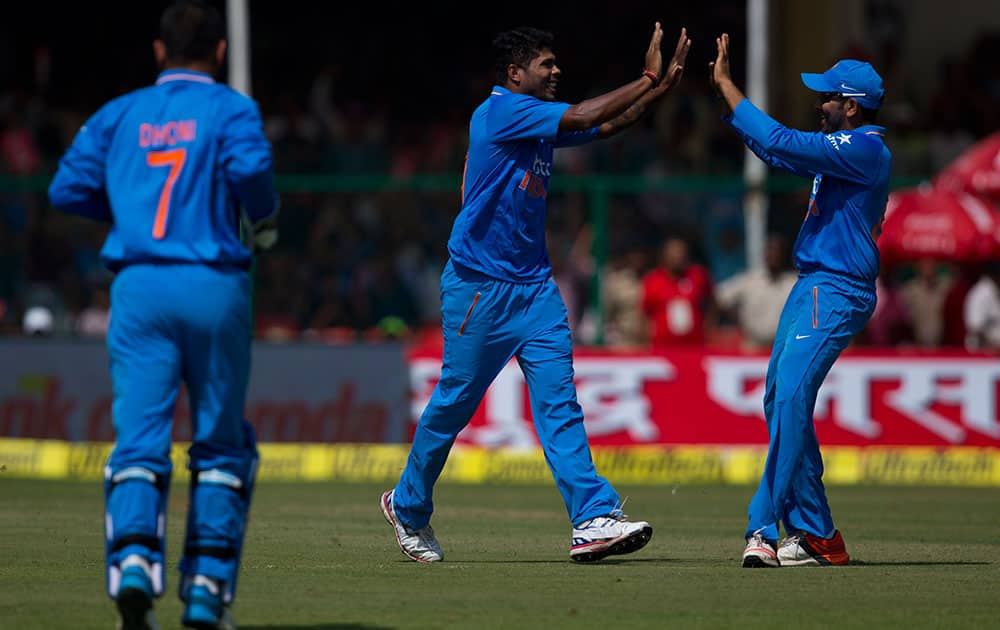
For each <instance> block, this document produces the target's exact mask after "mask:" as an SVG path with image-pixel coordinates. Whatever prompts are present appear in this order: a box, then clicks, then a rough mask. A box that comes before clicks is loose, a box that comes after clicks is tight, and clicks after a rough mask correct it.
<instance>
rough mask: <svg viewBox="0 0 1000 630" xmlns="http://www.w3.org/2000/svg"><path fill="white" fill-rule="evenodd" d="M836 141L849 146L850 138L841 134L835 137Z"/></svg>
mask: <svg viewBox="0 0 1000 630" xmlns="http://www.w3.org/2000/svg"><path fill="white" fill-rule="evenodd" d="M837 140H838V141H839V142H840V144H851V136H849V135H848V134H846V133H842V134H840V135H839V136H837Z"/></svg>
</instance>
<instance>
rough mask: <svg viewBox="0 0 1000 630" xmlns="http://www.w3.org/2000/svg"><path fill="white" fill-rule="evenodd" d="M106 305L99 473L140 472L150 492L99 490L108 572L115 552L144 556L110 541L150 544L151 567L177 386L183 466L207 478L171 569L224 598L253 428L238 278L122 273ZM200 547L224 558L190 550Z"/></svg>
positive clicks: (151, 269)
mask: <svg viewBox="0 0 1000 630" xmlns="http://www.w3.org/2000/svg"><path fill="white" fill-rule="evenodd" d="M111 304H112V315H111V323H110V326H109V330H108V337H107V347H108V354H109V357H110V363H111V381H112V386H113V390H114V402H113V407H112V418H113V423H114V429H115V448H114V450H113V452H112V454H111V457H110V459H109V462H108V473H109V476H110V477H111V478H114V477H118V476H122V475H125V476H128V471H130V470H144V471H150V472H151V473H154V474H155V475H156V478H157V479H158V481H157V482H156V483H153V484H151V483H145V482H141V481H140V480H137V479H133V477H134V475H132V476H128V477H129V479H130V480H129V481H128V482H127V483H119V484H117V485H116V484H113V483H110V484H108V487H107V514H108V519H109V526H110V527H111V529H110V530H109V551H108V556H109V557H108V562H109V565H113V564H116V563H117V561H118V560H120V557H124V555H125V554H127V553H131V552H139V553H142V554H143V555H146V554H147V552H148V551H149V550H148V549H143V548H142V547H141V546H139V547H135V548H132V547H128V548H125V549H117V551H116V550H115V548H116V546H117V547H120V545H116V543H115V540H122V539H125V540H130V539H139V540H151V539H152V538H153V537H155V538H159V539H160V545H161V549H160V550H159V553H156V554H154V556H155V557H156V559H159V557H160V556H162V553H163V550H162V543H163V531H162V522H161V521H160V519H162V518H163V517H164V508H165V505H166V495H167V491H168V489H169V480H170V476H171V473H172V465H171V460H170V449H171V427H172V425H173V418H174V405H175V403H176V401H177V396H178V393H179V387H180V383H181V381H183V382H184V383H185V385H186V386H187V393H188V396H189V400H190V407H191V423H192V427H191V433H192V443H191V448H190V450H189V451H188V454H189V463H188V467H189V468H190V469H191V470H192V471H212V473H211V475H209V476H208V477H207V478H206V480H205V481H204V482H200V483H198V484H193V485H192V498H191V505H190V506H189V509H188V526H187V534H186V542H185V558H184V559H182V567H181V570H182V573H184V574H185V575H194V574H197V573H200V574H204V575H208V576H210V577H214V578H217V579H220V580H223V581H225V582H226V583H227V584H228V585H229V586H230V587H231V586H232V585H233V584H234V583H235V581H236V572H237V567H238V563H239V551H240V549H241V547H242V539H243V533H244V527H245V523H246V516H247V508H248V504H249V497H250V493H251V491H252V486H253V478H254V473H255V467H256V461H257V449H256V440H255V438H254V434H253V428H252V426H251V425H250V424H249V423H248V422H246V421H245V419H244V416H243V411H244V403H245V397H246V389H247V381H248V379H249V371H250V351H251V312H250V285H249V278H248V277H247V274H246V272H245V271H243V270H242V269H238V268H213V267H208V266H204V265H194V264H156V265H151V264H144V265H130V266H128V267H125V268H124V269H122V270H121V271H120V272H119V273H118V274H117V276H116V278H115V280H114V283H113V285H112V290H111ZM123 471H124V472H123ZM220 480H221V483H220ZM206 548H210V549H221V550H224V551H225V553H222V552H215V553H214V554H213V553H205V552H203V551H201V552H200V551H199V550H201V549H206ZM157 590H160V589H157Z"/></svg>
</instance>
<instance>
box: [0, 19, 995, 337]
mask: <svg viewBox="0 0 1000 630" xmlns="http://www.w3.org/2000/svg"><path fill="white" fill-rule="evenodd" d="M844 52H845V55H847V54H849V55H850V56H854V57H858V58H869V59H871V60H872V61H874V62H875V63H876V65H879V64H881V66H880V67H882V68H885V69H886V70H885V76H886V83H887V85H888V102H887V104H886V106H885V108H884V109H883V111H882V113H881V116H880V120H879V123H880V124H884V125H885V126H886V127H888V130H889V131H888V136H887V144H888V145H889V146H890V148H891V150H892V152H893V155H894V173H893V174H894V177H896V178H902V179H906V178H909V179H910V180H915V179H920V178H930V177H931V176H932V175H933V174H934V173H935V172H937V170H939V169H940V168H941V167H943V166H944V165H945V164H947V163H949V162H950V161H951V160H953V159H954V157H955V156H957V155H958V154H959V153H960V152H961V151H962V150H964V149H966V148H967V147H969V146H970V145H972V144H973V143H975V142H976V141H977V140H978V139H980V138H983V137H984V136H986V135H988V134H990V133H991V132H993V131H996V130H997V129H998V128H1000V64H997V62H996V60H997V59H1000V34H997V33H994V34H992V35H990V34H987V35H983V36H982V37H980V38H979V39H977V40H976V41H974V42H971V44H970V46H969V47H968V49H967V50H966V51H965V53H964V54H963V55H962V56H960V57H957V58H954V59H949V60H946V61H945V62H944V63H943V64H942V66H941V67H940V68H939V69H938V72H937V73H936V74H934V73H932V72H930V71H928V75H927V76H926V77H923V79H925V80H933V81H934V83H935V85H936V87H935V89H934V91H933V94H932V96H931V98H930V99H929V100H925V101H922V100H919V99H917V98H915V97H913V96H912V95H911V94H909V92H908V90H907V89H906V85H905V84H904V83H903V81H902V77H901V76H896V75H894V74H893V63H892V60H891V59H889V58H884V57H885V55H886V53H885V52H884V51H877V50H863V49H852V50H850V51H844ZM47 55H48V52H47V51H46V50H45V49H44V48H40V49H38V50H37V51H36V54H35V58H34V68H33V72H32V74H31V77H30V78H29V79H28V80H25V79H23V78H22V79H21V80H19V81H17V82H14V83H11V82H8V84H7V85H4V86H0V87H2V88H3V91H2V92H0V178H3V179H2V181H3V182H5V185H4V186H2V187H0V333H2V334H4V335H24V334H27V335H31V334H47V335H48V334H51V335H75V336H79V337H101V336H103V334H104V332H105V330H106V328H107V323H108V317H109V287H110V281H111V279H112V277H111V275H110V274H109V272H107V271H106V270H105V269H104V268H103V267H102V265H101V263H100V260H99V258H98V252H99V249H100V246H101V243H102V241H103V238H104V235H105V233H106V232H105V230H106V229H107V228H106V226H102V225H99V224H95V223H91V222H88V221H84V220H79V219H75V218H73V217H67V216H65V215H62V214H60V213H58V212H56V211H54V210H53V209H51V208H50V207H49V206H48V203H47V199H46V195H45V193H44V184H42V185H39V184H38V183H37V182H38V181H39V179H44V178H45V177H46V176H47V175H49V174H51V173H52V172H54V168H55V165H56V163H57V161H58V158H59V157H60V155H61V154H62V152H63V151H64V150H65V148H66V147H67V146H68V144H69V142H70V141H71V140H72V138H73V136H74V134H75V133H76V131H77V129H78V128H79V127H80V125H81V124H82V122H83V121H84V120H85V119H86V117H87V116H89V115H90V114H92V113H93V111H94V109H95V108H96V106H97V105H98V104H99V103H88V104H87V105H83V104H82V103H83V102H86V101H81V104H80V105H78V106H76V107H69V106H66V105H65V103H57V102H53V99H51V98H50V96H49V94H50V90H49V87H50V81H49V77H48V72H47V69H48V65H47V64H48V63H49V59H48V57H47ZM438 61H440V60H438ZM831 61H832V60H831ZM487 69H488V68H487ZM411 70H415V68H414V67H413V66H412V65H411ZM344 72H345V69H344V66H343V65H340V64H338V63H329V64H326V65H324V66H323V67H322V68H321V69H320V70H319V71H318V72H317V73H316V74H315V75H314V76H312V77H311V78H310V79H309V80H308V81H306V82H304V83H303V85H302V89H300V90H299V91H298V92H296V91H289V90H287V89H280V86H279V82H280V81H281V80H282V77H281V76H273V75H267V74H265V75H264V76H262V77H261V78H260V79H259V80H256V81H255V83H254V85H255V90H254V97H255V99H256V100H257V101H258V102H259V104H260V107H261V111H262V114H263V116H264V126H265V130H266V133H267V135H268V137H269V138H270V139H271V141H272V142H273V146H274V152H275V163H276V170H277V172H278V173H279V174H280V175H291V174H296V173H300V174H302V173H307V174H329V175H336V176H349V175H357V176H369V175H379V176H383V177H386V178H391V180H393V181H402V182H405V181H416V180H414V178H418V179H419V178H420V177H425V176H426V177H427V178H429V179H428V181H433V182H439V183H438V184H435V185H432V186H424V187H419V186H398V187H396V186H393V187H388V188H386V187H382V189H378V188H379V187H378V186H367V185H365V184H359V186H358V189H356V190H353V191H352V190H347V189H344V190H337V191H332V192H317V191H309V190H308V188H309V187H308V186H306V185H296V184H295V183H294V182H292V183H287V184H286V185H285V186H284V187H283V192H282V212H281V219H280V230H281V241H280V242H279V244H278V246H277V247H276V248H275V249H274V250H273V251H270V252H267V253H265V254H264V255H261V256H260V257H259V258H258V260H257V264H256V266H255V268H254V270H253V271H252V273H254V275H255V287H256V294H255V314H256V322H257V333H258V336H260V337H261V338H266V339H272V340H319V341H327V342H343V341H350V340H354V339H382V338H406V339H414V340H428V341H432V342H433V341H436V340H437V338H438V335H439V333H438V332H437V329H436V326H437V324H438V317H439V312H438V306H439V295H438V278H439V274H440V271H441V268H442V266H443V264H444V261H445V259H446V256H447V250H446V247H445V245H446V241H447V238H448V234H449V231H450V228H451V222H452V220H453V218H454V216H455V215H456V213H457V212H458V210H459V204H460V197H459V190H458V181H459V179H458V178H459V176H460V173H461V170H462V165H463V161H464V158H465V150H466V131H467V126H468V116H469V114H470V112H471V108H472V107H474V106H475V104H478V102H479V101H481V100H482V98H484V97H485V95H486V94H487V93H488V90H489V87H490V85H491V75H490V74H489V73H488V72H486V73H482V72H478V73H474V72H466V73H462V72H459V73H457V74H456V75H455V76H453V77H451V78H449V81H448V85H447V87H446V89H447V91H448V92H449V94H450V95H451V96H453V98H451V101H450V102H451V103H452V105H451V106H445V107H441V108H439V109H437V110H436V111H435V112H434V115H433V117H432V118H430V122H428V119H426V118H420V119H417V118H415V117H412V116H405V115H401V114H400V111H401V108H405V104H400V103H398V102H393V101H392V100H391V99H390V98H389V97H385V98H383V99H381V100H379V99H377V98H376V99H372V98H365V99H361V98H358V97H356V96H355V94H353V93H351V92H349V91H347V90H343V89H342V87H343V85H344V83H343V82H344V81H345V79H344ZM396 72H398V69H397V70H396ZM620 74H621V75H625V73H624V71H623V72H622V73H620ZM693 74H697V72H694V73H693ZM932 75H933V76H932ZM625 76H627V75H625ZM386 79H387V80H401V79H400V78H399V77H398V76H397V77H396V78H393V79H389V78H388V77H387V78H386ZM619 79H620V75H619V74H614V73H609V74H608V75H607V80H608V81H610V84H608V85H603V84H601V85H598V84H595V85H592V86H590V88H589V92H590V93H598V92H599V91H602V90H604V89H606V88H609V87H614V85H613V84H615V83H616V81H617V82H620V81H619ZM702 79H703V77H700V76H693V77H685V79H684V82H683V83H682V86H681V87H680V88H678V90H676V91H675V92H674V93H673V94H671V95H669V96H668V98H667V99H666V100H665V101H664V102H663V103H662V104H661V105H660V106H659V107H658V108H657V109H656V111H655V112H653V113H652V115H650V116H649V117H648V118H647V119H646V120H645V121H644V122H643V123H642V124H640V125H639V126H637V127H636V128H634V129H631V130H629V132H627V133H625V134H622V135H621V136H619V137H617V138H615V139H613V140H611V141H607V142H602V143H594V144H593V145H588V146H585V147H579V148H574V149H566V150H560V151H557V152H556V163H555V168H554V176H553V182H554V183H555V184H556V185H558V182H559V181H560V179H561V178H563V179H565V180H566V182H569V183H570V184H572V182H578V181H580V178H583V176H586V177H587V178H594V177H599V176H602V175H640V176H646V177H650V178H680V179H679V180H678V181H680V182H683V181H685V179H684V178H690V179H691V181H692V182H695V181H704V178H706V177H715V178H717V179H715V180H709V182H710V183H709V184H708V185H701V186H698V185H694V184H692V185H691V186H690V187H684V186H683V185H681V186H679V187H678V190H677V191H676V192H675V191H667V192H651V191H649V190H643V189H642V188H641V187H640V188H639V189H637V190H636V191H635V192H622V193H615V194H613V195H611V196H610V203H609V206H608V216H609V221H608V227H607V229H606V230H605V231H604V233H602V234H595V227H594V224H593V221H592V219H593V216H594V214H593V207H592V205H593V203H594V198H593V197H592V196H591V195H590V194H589V193H588V192H587V190H586V189H579V190H574V189H573V186H572V185H569V186H567V189H559V188H556V190H555V192H553V193H552V195H551V196H550V216H549V230H550V232H549V245H550V255H551V258H552V262H553V266H554V270H555V279H556V281H557V282H558V284H559V286H560V289H561V290H562V293H563V296H564V298H565V300H566V302H567V307H568V309H569V312H570V318H571V323H572V325H573V326H574V329H575V331H576V338H577V340H578V342H579V343H582V344H603V345H607V346H614V347H648V346H650V345H653V346H669V345H672V344H691V343H697V344H708V345H709V346H714V347H720V348H730V349H735V348H740V349H747V350H767V348H768V347H769V344H770V341H771V338H770V335H772V334H773V330H774V327H776V325H777V314H778V312H779V310H780V307H781V304H782V303H783V300H784V296H785V295H787V292H788V290H789V289H790V286H791V283H792V282H793V280H794V271H793V270H792V261H791V256H790V252H791V245H792V243H793V242H794V238H795V234H796V232H797V229H798V225H799V222H800V221H801V217H802V213H803V209H804V208H805V203H806V200H807V198H808V192H809V183H808V182H805V181H802V182H801V186H799V187H797V188H796V189H795V190H793V191H791V192H775V193H772V194H771V195H770V198H769V216H768V228H769V234H770V235H769V238H768V242H767V248H766V252H767V253H766V260H767V265H766V267H765V268H762V269H750V270H748V269H747V268H746V251H745V246H744V238H745V235H744V224H743V221H744V220H743V214H742V189H741V187H740V185H739V178H740V176H741V173H742V168H743V160H744V151H743V148H742V144H741V143H740V141H739V139H738V138H737V137H736V135H735V134H733V133H732V132H731V131H730V130H729V129H728V128H727V127H726V126H725V125H724V124H722V123H721V122H720V120H719V116H720V108H719V105H718V103H717V102H716V100H715V98H714V95H713V94H711V93H710V91H709V88H708V84H707V81H704V80H702ZM149 80H152V77H149ZM803 89H804V88H803ZM470 104H471V105H470ZM430 176H446V177H444V178H443V179H442V178H438V179H433V178H431V177H430ZM574 176H579V177H574ZM289 179H294V178H289ZM20 181H27V182H30V181H34V182H36V183H35V185H34V186H29V185H24V186H20V185H19V184H18V183H17V182H20ZM359 181H361V180H360V179H359ZM440 182H444V184H441V183H440ZM998 211H1000V209H998ZM596 239H606V240H604V241H603V242H604V243H605V248H606V256H607V258H606V260H605V261H603V262H604V263H605V264H603V265H602V264H599V263H601V262H602V261H601V260H599V259H597V258H595V256H594V251H595V247H594V244H595V240H596ZM981 277H985V278H987V280H988V281H992V282H994V283H995V282H996V278H997V276H996V272H995V270H992V269H983V268H975V269H968V268H963V267H961V266H958V265H953V264H948V263H946V262H935V261H922V260H913V261H908V262H906V263H904V264H899V265H894V266H892V267H891V268H887V269H884V270H883V282H882V283H881V285H880V287H879V292H880V296H879V307H878V311H877V312H876V315H875V316H874V317H873V319H872V322H871V325H870V326H869V328H868V329H867V330H866V331H865V333H864V334H863V335H862V336H861V338H859V339H858V343H866V344H873V345H893V346H899V345H912V346H917V347H926V348H937V347H946V346H954V347H961V346H966V347H1000V332H998V331H997V330H996V329H997V328H998V327H1000V321H993V320H990V317H988V316H983V315H980V314H979V313H977V312H975V311H977V309H978V310H984V309H985V310H986V311H989V309H992V308H995V306H993V305H991V303H990V301H989V299H985V300H984V299H983V298H976V297H975V296H976V295H977V294H976V293H974V292H973V291H972V289H973V287H974V286H975V285H976V284H977V283H978V282H980V278H981ZM990 279H992V280H990ZM981 292H982V291H980V293H981ZM970 294H972V295H971V296H970ZM993 294H994V295H995V294H996V290H995V289H994V291H993ZM970 298H972V299H970ZM980 321H984V322H985V323H983V324H982V326H983V327H985V328H987V329H989V328H990V327H992V329H991V330H970V329H969V326H968V325H967V324H968V323H969V322H980ZM976 325H978V324H976Z"/></svg>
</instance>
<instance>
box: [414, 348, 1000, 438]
mask: <svg viewBox="0 0 1000 630" xmlns="http://www.w3.org/2000/svg"><path fill="white" fill-rule="evenodd" d="M409 361H410V384H411V388H412V391H413V399H412V407H411V413H412V414H413V416H414V421H415V420H416V418H417V417H419V414H420V412H421V411H422V409H423V407H424V406H425V405H426V403H427V400H428V398H429V397H430V394H431V392H432V391H433V387H434V384H435V383H436V382H437V379H438V377H439V376H440V369H441V366H440V361H441V354H440V349H438V348H435V347H433V346H426V347H418V348H412V349H411V351H410V353H409ZM767 362H768V357H767V356H766V355H745V354H719V353H713V352H708V351H703V350H697V349H677V350H673V351H669V352H665V353H659V354H650V353H645V354H638V353H632V354H623V353H616V352H608V351H600V350H592V349H578V350H577V351H576V352H575V359H574V367H575V371H576V383H577V395H578V398H579V401H580V404H581V406H582V407H583V410H584V415H585V423H586V427H587V433H588V435H589V436H590V440H591V444H593V445H629V444H719V445H754V444H756V445H764V444H767V428H766V425H765V422H764V412H763V404H762V400H763V388H764V377H765V374H766V371H767ZM998 392H1000V360H998V359H997V358H996V357H990V356H983V355H970V354H965V353H949V354H930V353H924V354H912V353H899V352H894V351H891V350H885V351H879V352H853V351H849V352H847V353H845V354H844V355H842V356H841V357H840V359H839V360H838V361H837V363H836V364H835V365H834V367H833V369H832V370H831V371H830V374H829V375H828V376H827V379H826V380H825V381H824V383H823V386H822V387H821V388H820V392H819V396H818V398H817V401H816V413H815V417H814V421H815V426H816V432H817V435H818V436H819V440H820V443H821V444H823V445H850V446H864V445H879V446H900V445H908V446H957V445H963V446H993V447H998V446H1000V417H998V412H997V400H998ZM458 441H459V443H465V444H471V445H477V446H487V447H500V446H506V447H515V448H519V447H524V448H529V447H534V446H536V445H537V439H536V437H535V433H534V428H533V426H532V423H531V409H530V404H529V400H528V392H527V386H526V385H525V382H524V377H523V375H522V373H521V371H520V368H519V367H518V366H517V363H516V362H514V361H512V362H511V363H510V364H508V365H507V366H506V367H505V368H504V370H503V371H501V373H500V375H499V376H498V377H497V379H496V380H495V381H494V383H493V385H492V386H491V387H490V389H489V391H488V392H487V394H486V396H485V398H484V399H483V402H482V403H481V404H480V406H479V409H478V410H477V412H476V414H475V416H474V417H473V419H472V422H471V423H470V424H469V426H468V427H467V428H466V429H465V430H464V431H463V432H462V434H461V435H460V436H459V440H458Z"/></svg>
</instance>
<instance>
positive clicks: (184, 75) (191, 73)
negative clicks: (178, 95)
mask: <svg viewBox="0 0 1000 630" xmlns="http://www.w3.org/2000/svg"><path fill="white" fill-rule="evenodd" d="M170 81H193V82H195V83H215V79H213V78H212V76H211V75H209V74H206V73H204V72H198V71H197V70H189V69H187V68H171V69H170V70H164V71H163V72H161V73H160V76H158V77H157V78H156V84H157V85H163V84H164V83H168V82H170Z"/></svg>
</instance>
